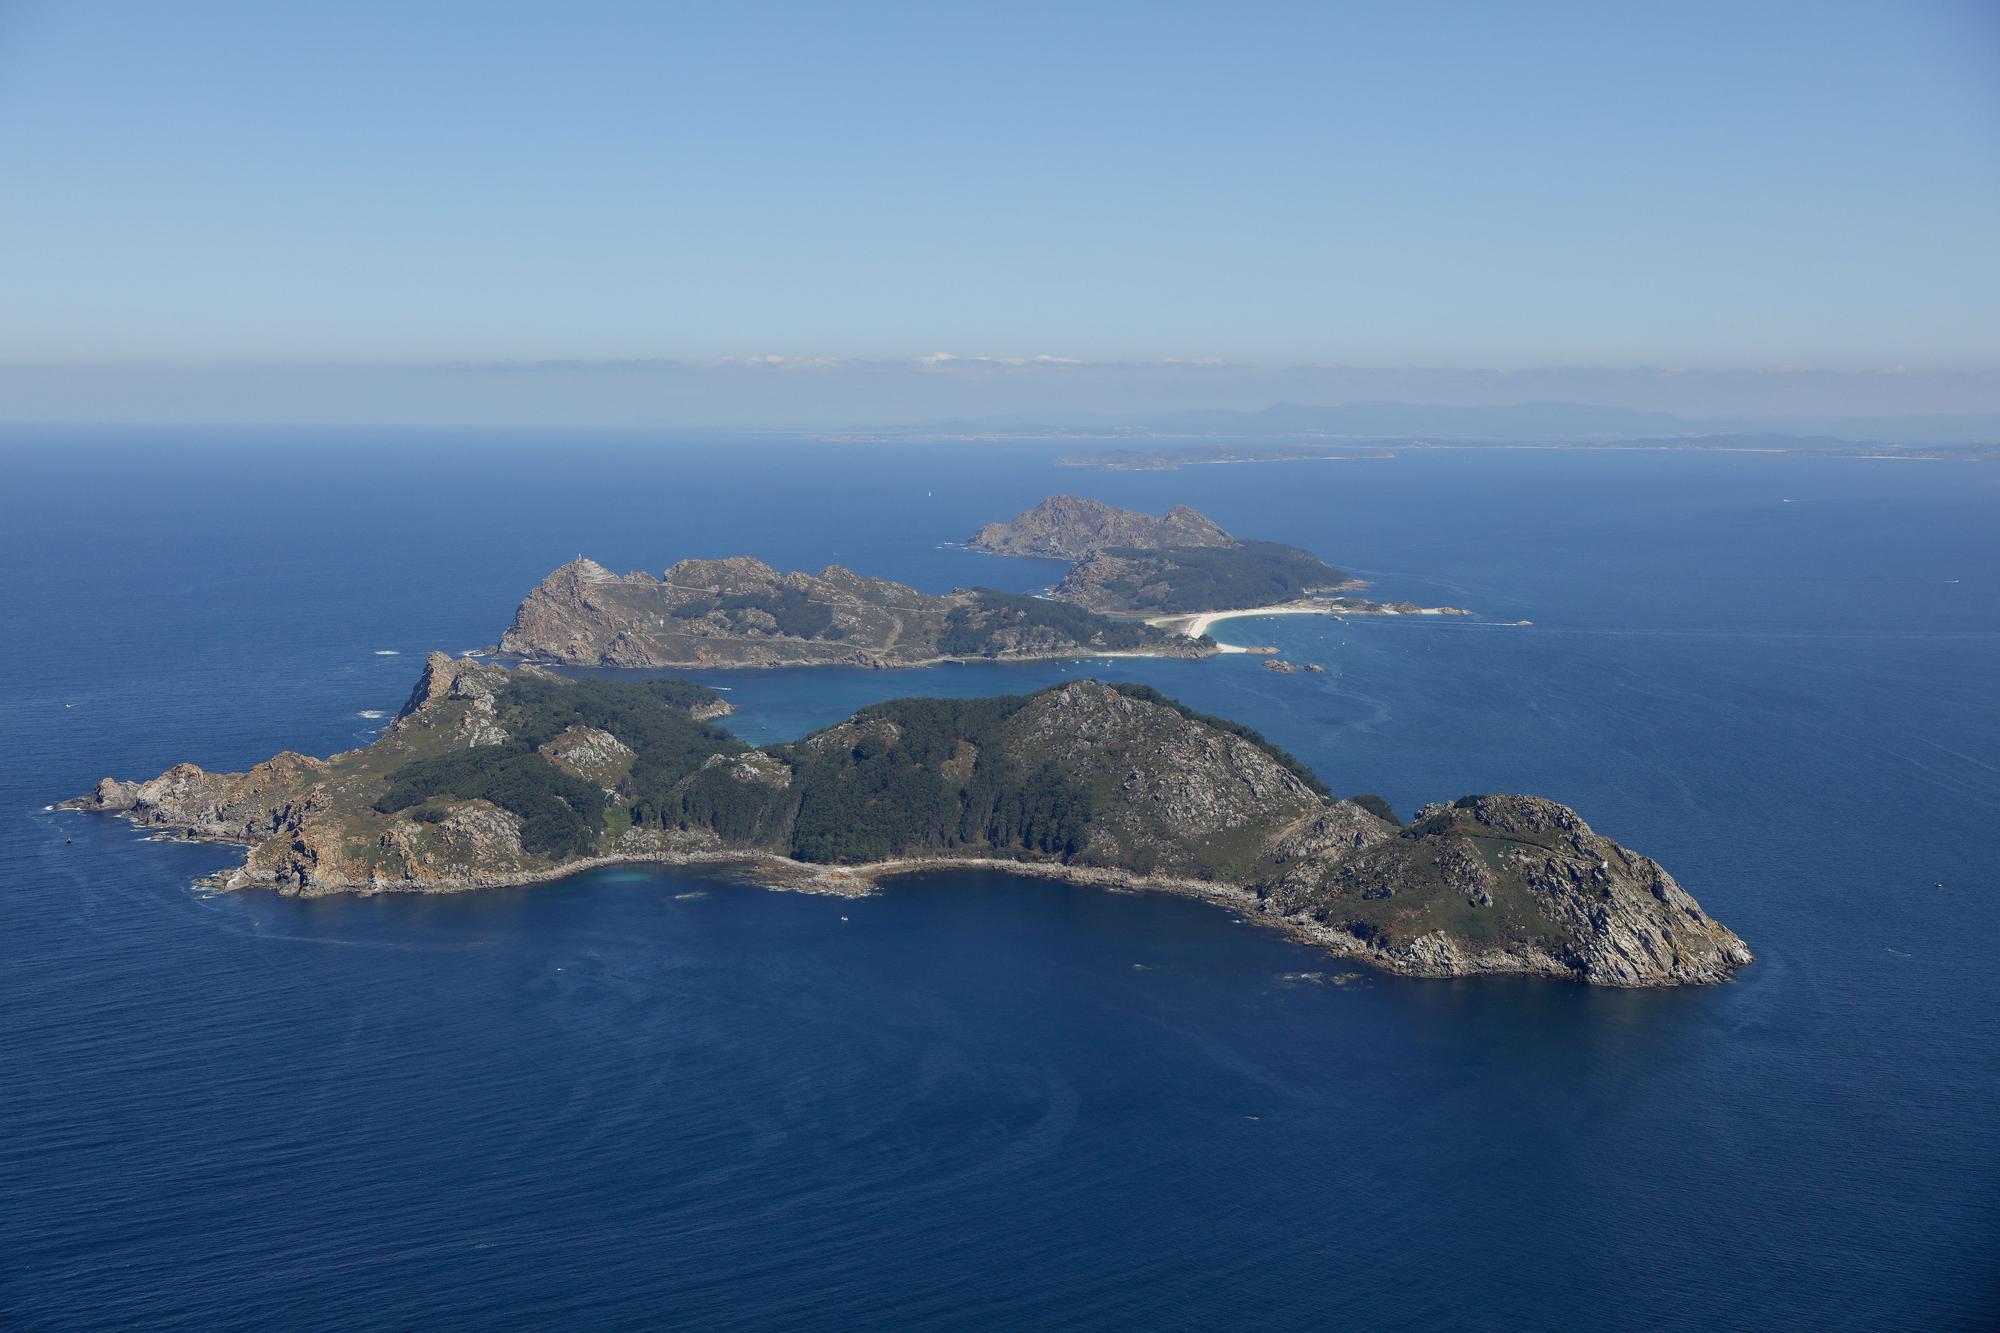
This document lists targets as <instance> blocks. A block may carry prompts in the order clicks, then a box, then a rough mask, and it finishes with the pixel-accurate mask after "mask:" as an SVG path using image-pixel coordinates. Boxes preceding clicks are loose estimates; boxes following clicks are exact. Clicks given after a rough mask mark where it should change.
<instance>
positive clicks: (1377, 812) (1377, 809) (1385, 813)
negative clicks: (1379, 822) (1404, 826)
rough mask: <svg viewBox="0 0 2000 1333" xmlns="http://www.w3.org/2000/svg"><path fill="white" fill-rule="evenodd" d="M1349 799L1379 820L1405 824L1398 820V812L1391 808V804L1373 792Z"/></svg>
mask: <svg viewBox="0 0 2000 1333" xmlns="http://www.w3.org/2000/svg"><path fill="white" fill-rule="evenodd" d="M1347 799H1348V800H1349V801H1350V802H1352V803H1353V804H1355V805H1358V806H1360V807H1361V808H1362V809H1363V810H1366V811H1367V812H1368V813H1369V814H1371V815H1374V816H1375V817H1376V818H1377V819H1386V820H1388V821H1389V822H1390V823H1391V824H1400V823H1402V822H1403V821H1402V820H1400V819H1398V818H1396V812H1395V810H1394V809H1393V808H1391V806H1390V805H1389V803H1388V802H1387V801H1385V800H1383V799H1382V798H1381V797H1380V796H1377V795H1375V793H1373V792H1363V793H1362V794H1361V795H1359V796H1350V797H1348V798H1347Z"/></svg>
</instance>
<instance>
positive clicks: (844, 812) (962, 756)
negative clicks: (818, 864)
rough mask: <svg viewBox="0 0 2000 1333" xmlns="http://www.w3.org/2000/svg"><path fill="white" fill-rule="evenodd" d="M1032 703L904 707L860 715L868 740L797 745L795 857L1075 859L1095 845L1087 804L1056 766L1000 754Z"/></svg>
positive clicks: (910, 703) (933, 702)
mask: <svg viewBox="0 0 2000 1333" xmlns="http://www.w3.org/2000/svg"><path fill="white" fill-rule="evenodd" d="M1027 702H1028V700H1027V699H1026V698H1022V697H1018V696H1006V697H1001V698H994V699H898V700H894V701H892V702H890V703H885V704H877V705H876V706H874V707H872V708H868V709H864V710H862V712H860V713H859V714H857V715H856V716H855V722H856V723H857V725H859V726H860V727H861V729H862V735H861V738H860V739H859V740H858V741H857V742H856V744H855V745H854V746H853V747H852V748H851V749H849V750H846V751H836V752H833V753H830V754H829V753H825V752H824V751H818V752H816V751H815V750H813V749H812V748H811V747H808V746H804V745H799V746H792V747H789V748H788V750H787V751H786V752H785V755H784V757H786V758H787V759H789V760H790V761H791V762H792V763H793V765H794V766H795V768H796V769H797V772H798V780H797V783H796V786H797V800H798V813H797V820H796V823H795V824H794V826H793V830H792V838H791V852H792V855H794V856H796V857H798V858H799V859H801V860H805V861H872V860H880V859H882V858H884V857H890V856H900V855H906V854H908V853H911V852H917V851H953V850H961V849H962V850H968V851H975V850H992V851H1003V852H1015V853H1024V854H1032V855H1041V856H1051V857H1068V856H1073V855H1075V854H1076V853H1077V852H1079V851H1081V850H1082V849H1083V845H1084V843H1085V841H1086V840H1087V839H1088V836H1089V834H1088V825H1089V823H1090V818H1091V794H1090V791H1089V790H1088V789H1087V788H1085V787H1083V786H1082V785H1081V784H1078V783H1076V782H1073V781H1071V780H1070V779H1069V778H1067V777H1066V776H1065V775H1063V774H1062V773H1061V772H1060V770H1058V769H1057V768H1056V767H1055V766H1054V765H1053V764H1044V765H1042V766H1041V767H1039V768H1037V769H1036V770H1034V771H1033V772H1022V771H1021V770H1020V767H1019V765H1017V764H1015V763H1013V762H1012V761H1010V760H1008V759H1005V758H1004V757H1002V756H1001V750H1002V749H1003V748H1004V747H1003V745H1002V736H1001V728H1002V727H1003V726H1004V725H1005V723H1006V721H1007V719H1008V718H1010V717H1012V716H1013V715H1014V714H1015V713H1016V712H1018V711H1020V709H1021V707H1022V706H1023V705H1025V704H1026V703H1027Z"/></svg>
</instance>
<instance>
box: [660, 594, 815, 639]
mask: <svg viewBox="0 0 2000 1333" xmlns="http://www.w3.org/2000/svg"><path fill="white" fill-rule="evenodd" d="M711 611H723V612H728V613H731V618H732V619H734V618H735V616H734V613H736V612H740V611H762V612H764V614H766V615H768V616H770V617H771V619H773V620H775V621H777V622H778V628H777V632H778V633H780V634H783V635H787V636H789V637H792V638H799V639H819V638H827V639H837V638H839V637H840V631H839V630H838V629H836V628H835V627H834V623H833V608H832V607H830V606H828V605H827V604H826V603H824V602H815V601H814V600H813V599H812V598H811V597H810V596H808V595H807V594H806V593H805V592H804V591H803V590H801V589H798V588H774V589H771V590H770V591H768V592H764V591H759V592H740V593H731V594H730V595H729V596H727V597H705V598H700V599H698V600H696V601H691V602H682V603H680V604H679V605H677V606H675V607H673V608H672V609H671V610H669V611H668V612H667V614H668V615H669V616H671V617H673V618H674V619H675V620H699V619H700V618H701V617H703V616H705V615H707V614H708V613H709V612H711Z"/></svg>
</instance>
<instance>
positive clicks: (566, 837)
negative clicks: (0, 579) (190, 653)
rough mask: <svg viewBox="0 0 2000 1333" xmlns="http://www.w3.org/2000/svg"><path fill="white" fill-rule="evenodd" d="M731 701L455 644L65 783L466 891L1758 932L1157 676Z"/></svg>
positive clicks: (1471, 801) (1392, 958)
mask: <svg viewBox="0 0 2000 1333" xmlns="http://www.w3.org/2000/svg"><path fill="white" fill-rule="evenodd" d="M725 708H726V705H724V704H723V702H722V700H721V699H720V697H719V696H718V695H716V694H714V693H713V692H712V691H709V690H707V689H704V688H703V687H701V686H698V685H694V684H691V683H689V682H685V681H676V680H664V679H652V680H636V681H612V680H605V679H596V678H593V679H585V680H570V679H565V678H562V677H559V676H556V675H553V674H551V673H549V672H547V671H545V670H543V669H540V668H537V667H533V666H524V667H519V668H512V669H510V668H507V667H504V666H501V665H499V664H494V663H480V662H475V661H472V660H470V659H453V658H450V657H447V656H445V655H444V654H442V653H437V654H433V655H432V656H431V658H430V659H429V661H428V662H427V663H426V665H425V667H424V671H423V675H422V678H421V679H420V680H419V681H418V683H417V685H416V688H415V689H414V691H413V692H412V694H411V696H410V699H409V702H408V703H407V704H406V705H405V706H404V708H403V709H402V711H401V713H400V714H399V715H398V716H397V718H396V720H395V722H394V723H393V724H392V725H391V726H390V728H389V729H388V730H387V731H386V732H385V733H384V734H383V735H382V737H381V738H380V739H378V740H377V741H376V742H375V743H373V744H372V745H370V746H368V747H366V748H365V749H360V750H354V751H350V752H348V753H346V754H341V755H336V756H334V757H333V758H331V759H316V758H312V757H309V756H305V755H300V754H293V753H285V754H280V755H278V756H277V757H275V758H273V759H271V760H268V761H266V762H264V763H262V764H258V765H257V766H255V767H254V768H251V769H249V770H248V771H246V772H242V773H208V772H205V771H203V770H202V769H199V768H196V767H195V766H193V765H191V764H182V765H179V766H177V767H175V768H172V769H169V770H168V771H167V772H166V773H164V774H162V775H160V776H159V777H157V778H153V779H151V780H149V781H145V782H130V781H120V780H117V779H113V778H106V779H105V780H104V781H102V782H100V783H99V784H98V785H97V787H96V789H95V790H94V791H92V792H90V793H88V794H87V795H84V796H79V797H76V798H74V799H72V800H69V801H65V802H63V807H64V808H66V809H72V810H86V811H100V812H107V813H115V814H119V815H123V816H124V817H126V818H127V819H130V820H131V821H132V822H133V823H135V824H137V825H139V826H140V827H141V828H144V829H149V830H152V831H153V832H154V833H155V834H156V835H158V836H161V837H167V838H175V839H187V840H195V841H203V842H218V843H228V844H235V845H241V846H244V847H247V848H248V849H249V850H248V854H247V856H246V859H245V861H244V863H243V864H242V865H241V866H239V867H237V868H235V869H232V870H225V871H222V872H220V873H218V874H217V875H215V876H213V877H212V878H211V879H210V880H209V881H207V883H208V885H209V887H211V888H213V889H217V890H229V889H245V888H268V889H275V890H277V891H278V892H280V893H285V894H292V895H300V896H313V895H320V894H330V893H338V892H344V891H359V892H370V893H372V892H380V891H391V890H402V891H417V892H423V891H447V890H459V889H472V888H479V887H484V886H493V885H506V884H524V883H531V882H535V881H539V880H548V879H554V878H559V877H562V876H565V875H569V874H573V873H575V872H577V871H580V870H583V869H587V868H590V867H593V866H601V865H607V864H614V863H629V862H658V863H664V864H672V865H694V864H716V865H732V866H737V867H740V868H743V870H744V871H745V872H746V873H749V874H751V875H753V876H754V877H756V878H757V879H758V880H759V881H760V882H762V883H766V884H771V885H774V886H782V887H789V888H795V889H802V890H807V891H815V892H829V893H850V894H852V893H863V892H867V891H869V890H870V889H871V888H872V887H873V885H874V883H875V882H876V881H877V880H879V879H880V878H881V877H882V876H885V875H889V874H894V873H899V872H906V871H912V870H920V869H924V868H927V867H937V866H945V865H978V866H994V867H1001V868H1006V869H1011V870H1015V871H1020V872H1025V873H1031V874H1040V875H1050V876H1056V877H1060V878H1064V879H1069V880H1073V881H1077V882H1081V883H1089V884H1100V885H1105V886H1110V887H1125V888H1141V889H1154V890H1161V891H1166V892H1173V893H1180V894H1187V895H1191V896H1195V897H1200V898H1204V899H1208V900H1211V901H1214V902H1217V903H1221V904H1224V905H1226V906H1229V907H1233V908H1236V909H1238V910H1240V911H1242V912H1243V913H1244V914H1245V915H1246V916H1248V917H1249V918H1250V919H1252V920H1256V921H1261V922H1266V923H1270V924H1274V925H1277V926H1280V927H1282V928H1284V929H1286V930H1288V931H1290V932H1291V933H1293V934H1294V935H1296V936H1298V937H1299V938H1301V939H1304V940H1307V941H1310V942H1312V943H1314V944H1317V945H1319V946H1321V947H1323V948H1326V949H1329V950H1331V951H1332V952H1334V953H1336V954H1339V955H1341V956H1343V957H1348V958H1355V959H1360V960H1362V961H1365V962H1368V963H1372V964H1374V965H1376V966H1378V967H1381V968H1385V969H1387V970H1389V971H1392V972H1398V973H1403V974H1407V975H1413V976H1432V977H1448V976H1467V975H1475V974H1484V973H1523V974H1531V975H1538V976H1549V977H1562V978H1569V979H1573V980H1578V981H1583V982H1588V983H1593V984H1599V985H1611V986H1666V985H1680V984H1692V983H1704V982H1715V981H1720V980H1723V979H1725V978H1727V977H1728V976H1730V975H1731V974H1732V973H1733V972H1734V971H1735V970H1736V969H1737V968H1739V967H1742V966H1743V965H1745V964H1747V963H1749V962H1750V961H1751V954H1750V951H1749V950H1748V949H1747V948H1746V947H1745V946H1744V944H1743V942H1742V941H1741V940H1740V939H1738V938H1737V937H1736V936H1735V935H1734V934H1733V933H1731V932H1730V931H1729V930H1728V928H1727V927H1725V926H1723V925H1722V924H1721V923H1719V922H1717V921H1715V920H1714V919H1712V918H1710V917H1709V916H1707V915H1706V914H1704V913H1703V911H1702V910H1701V908H1700V906H1699V905H1698V904H1697V903H1696V902H1695V900H1694V899H1693V898H1692V897H1691V896H1690V895H1689V894H1688V893H1687V892H1686V890H1684V889H1682V888H1681V886H1680V885H1679V884H1677V883H1676V882H1675V881H1674V879H1673V877H1672V876H1671V875H1669V874H1668V873H1667V872H1666V871H1665V870H1664V869H1662V868H1661V867H1660V866H1659V865H1658V864H1657V863H1656V862H1654V861H1652V860H1651V859H1650V858H1647V857H1645V856H1641V855H1639V854H1637V853H1635V852H1632V851H1629V850H1627V849H1626V848H1624V847H1622V846H1620V845H1619V844H1617V843H1616V842H1614V841H1612V840H1611V839H1609V838H1606V837H1604V836H1602V835H1600V834H1598V833H1596V832H1595V831H1593V830H1592V829H1591V828H1590V826H1589V825H1588V824H1586V823H1584V821H1583V820H1582V819H1581V818H1579V817H1578V816H1577V815H1576V813H1575V812H1574V811H1572V810H1570V809H1568V808H1567V807H1565V806H1561V805H1558V804H1556V803H1555V802H1553V801H1548V800H1544V799H1541V798H1538V797H1532V796H1494V795H1488V796H1472V797H1465V798H1463V799H1460V800H1458V801H1456V802H1453V803H1450V804H1439V805H1432V806H1426V807H1424V808H1423V809H1422V810H1419V811H1418V812H1416V817H1415V819H1414V820H1413V821H1412V822H1410V823H1409V824H1407V825H1405V824H1402V823H1400V822H1398V821H1397V820H1396V818H1395V817H1394V815H1393V813H1392V812H1391V811H1390V810H1389V808H1388V807H1387V806H1386V805H1385V804H1383V803H1382V802H1381V801H1379V800H1377V799H1376V798H1373V797H1366V796H1362V797H1353V798H1349V799H1345V800H1342V799H1338V798H1336V797H1335V796H1334V795H1333V794H1332V793H1331V792H1329V791H1328V790H1327V789H1326V787H1325V785H1324V784H1323V783H1322V782H1321V781H1320V780H1319V778H1318V777H1316V776H1315V775H1314V774H1313V773H1312V772H1311V771H1310V770H1308V769H1306V768H1305V767H1304V766H1303V765H1302V764H1300V763H1299V762H1298V761H1297V760H1296V759H1294V758H1292V757H1291V756H1290V755H1288V754H1286V753H1285V752H1284V751H1282V750H1280V749H1278V748H1277V747H1275V746H1273V745H1272V744H1271V743H1269V742H1268V741H1266V740H1265V739H1264V738H1263V737H1261V736H1259V735H1257V734H1256V733H1255V732H1252V731H1250V730H1248V729H1247V728H1244V727H1241V726H1238V725H1236V724H1234V723H1230V722H1227V721H1225V720H1223V719H1220V718H1214V717H1208V716H1205V715H1202V714H1199V713H1196V712H1194V711H1192V710H1190V709H1188V708H1186V707H1183V706H1182V705H1180V704H1177V703H1175V702H1174V701H1172V700H1171V699H1168V698H1166V697H1164V696H1162V695H1160V694H1159V693H1157V692H1155V691H1153V690H1151V689H1149V688H1146V687H1144V686H1126V685H1118V686H1107V685H1101V684H1098V683H1096V682H1094V681H1079V682H1076V683H1073V684H1068V685H1061V686H1056V687H1053V688H1050V689H1045V690H1042V691H1040V692H1039V693H1035V694H1030V695H1025V696H1012V697H1000V698H987V699H902V700H896V701H893V702H889V703H884V704H878V705H875V706H873V707H870V708H865V709H863V710H861V711H860V712H859V713H856V714H855V715H854V716H853V717H851V718H849V719H848V720H847V721H845V722H842V723H840V724H838V725H837V726H833V727H829V728H827V729H825V730H823V731H819V732H816V733H814V734H813V735H811V736H808V737H806V738H805V739H803V740H800V741H797V742H794V743H791V744H785V745H771V746H765V747H762V748H752V747H750V746H748V745H746V744H744V743H743V742H741V741H739V740H737V739H736V738H735V737H733V736H732V735H730V734H729V733H728V732H727V731H725V730H723V729H721V728H720V727H718V726H716V725H715V724H714V722H713V721H712V720H703V719H713V718H714V717H716V716H718V715H720V714H722V713H723V712H724V711H725Z"/></svg>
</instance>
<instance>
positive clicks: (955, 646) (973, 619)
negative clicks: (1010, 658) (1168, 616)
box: [938, 588, 1160, 657]
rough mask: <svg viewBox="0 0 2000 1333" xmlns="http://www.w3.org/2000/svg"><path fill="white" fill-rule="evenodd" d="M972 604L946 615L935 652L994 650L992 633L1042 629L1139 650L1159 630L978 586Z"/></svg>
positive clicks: (959, 654)
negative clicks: (941, 635)
mask: <svg viewBox="0 0 2000 1333" xmlns="http://www.w3.org/2000/svg"><path fill="white" fill-rule="evenodd" d="M974 591H975V592H976V593H977V594H978V597H979V601H978V602H977V603H976V604H974V605H973V606H957V607H953V608H952V611H951V614H950V615H949V616H948V617H946V619H945V628H944V635H943V637H942V638H940V639H939V641H938V650H939V651H940V652H942V653H943V654H944V655H945V656H947V657H973V656H976V655H979V654H982V653H993V652H998V651H999V648H998V646H997V645H996V644H995V642H994V635H995V634H996V633H997V632H1000V631H1006V630H1019V629H1046V630H1050V631H1053V632H1054V633H1057V634H1060V635H1062V636H1063V637H1064V638H1066V639H1070V640H1073V641H1074V642H1077V643H1084V644H1090V645H1091V646H1093V647H1097V648H1103V649H1106V650H1110V651H1118V650H1123V649H1131V648H1139V647H1142V646H1144V645H1146V644H1148V643H1153V642H1156V641H1157V640H1158V639H1159V638H1160V632H1159V631H1158V630H1156V629H1154V628H1152V627H1151V626H1150V625H1146V624H1144V623H1142V622H1140V621H1135V620H1113V619H1112V618H1110V617H1109V616H1101V615H1098V614H1097V613H1095V612H1093V611H1086V610H1084V609H1083V608H1082V607H1079V606H1071V605H1070V604H1069V603H1067V602H1052V601H1050V600H1048V599H1047V598H1046V597H1023V596H1020V595H1019V594H1016V593H1007V592H996V591H995V590H993V589H992V588H977V589H974Z"/></svg>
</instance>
